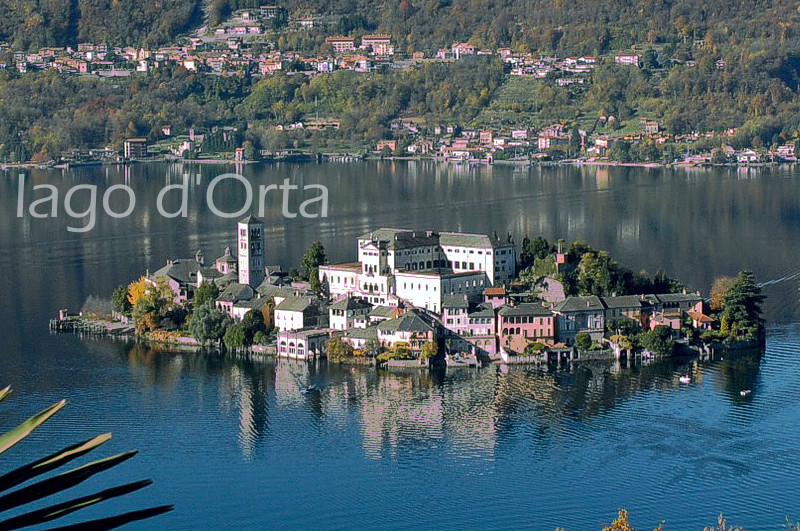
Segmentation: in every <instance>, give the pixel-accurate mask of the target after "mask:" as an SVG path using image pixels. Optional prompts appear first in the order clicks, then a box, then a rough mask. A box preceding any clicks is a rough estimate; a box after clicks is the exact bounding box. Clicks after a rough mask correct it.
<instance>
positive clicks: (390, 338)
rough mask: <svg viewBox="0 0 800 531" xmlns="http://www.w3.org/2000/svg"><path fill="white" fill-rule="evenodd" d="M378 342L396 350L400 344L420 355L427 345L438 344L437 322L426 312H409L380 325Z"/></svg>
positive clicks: (378, 327)
mask: <svg viewBox="0 0 800 531" xmlns="http://www.w3.org/2000/svg"><path fill="white" fill-rule="evenodd" d="M377 330H378V341H380V342H381V344H382V345H383V346H384V347H386V348H395V347H396V346H398V345H399V344H403V345H405V346H408V347H409V348H410V349H411V351H412V352H413V353H415V354H419V352H420V350H421V349H422V345H424V344H425V343H436V340H437V339H438V337H439V334H438V326H437V325H436V324H435V321H434V320H433V319H431V317H430V316H429V315H427V314H425V313H424V312H421V311H418V310H409V311H408V312H406V313H404V314H403V315H401V316H400V317H398V318H396V319H389V320H387V321H383V322H381V323H379V324H378V326H377Z"/></svg>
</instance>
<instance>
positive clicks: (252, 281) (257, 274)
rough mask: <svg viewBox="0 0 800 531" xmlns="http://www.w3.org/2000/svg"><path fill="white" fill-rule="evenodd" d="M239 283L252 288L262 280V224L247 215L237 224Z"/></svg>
mask: <svg viewBox="0 0 800 531" xmlns="http://www.w3.org/2000/svg"><path fill="white" fill-rule="evenodd" d="M236 238H237V241H238V247H237V248H238V255H239V284H247V285H249V286H250V287H252V288H255V287H257V286H258V285H259V284H261V283H262V282H263V281H264V224H263V223H262V222H261V221H259V220H258V219H257V218H255V217H253V216H247V217H246V218H244V219H243V220H241V221H240V222H239V223H238V224H237V230H236Z"/></svg>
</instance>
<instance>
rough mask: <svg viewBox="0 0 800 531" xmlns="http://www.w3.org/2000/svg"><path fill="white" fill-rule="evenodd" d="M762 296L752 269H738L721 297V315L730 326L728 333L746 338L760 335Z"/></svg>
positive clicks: (750, 338)
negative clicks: (734, 277)
mask: <svg viewBox="0 0 800 531" xmlns="http://www.w3.org/2000/svg"><path fill="white" fill-rule="evenodd" d="M762 302H764V296H763V295H761V288H760V287H758V285H756V282H755V275H753V272H752V271H747V270H745V271H740V272H739V274H738V275H736V279H735V280H734V281H733V283H732V284H731V286H730V288H728V290H727V291H726V292H725V296H724V297H723V305H724V309H723V311H722V317H723V318H725V319H726V320H727V322H728V324H729V325H730V327H731V331H730V335H731V336H733V337H737V336H741V337H743V338H744V339H747V340H753V339H757V338H758V337H760V335H761V334H762V332H763V326H764V320H763V319H762V318H761V303H762Z"/></svg>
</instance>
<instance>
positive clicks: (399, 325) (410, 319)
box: [378, 311, 433, 332]
mask: <svg viewBox="0 0 800 531" xmlns="http://www.w3.org/2000/svg"><path fill="white" fill-rule="evenodd" d="M378 330H381V331H385V332H432V331H433V327H432V326H430V325H429V324H428V323H426V322H425V321H424V320H423V319H422V317H420V316H419V314H417V313H416V312H413V311H409V312H406V313H404V314H403V315H401V316H400V317H398V318H397V319H389V320H388V321H383V322H382V323H380V324H378Z"/></svg>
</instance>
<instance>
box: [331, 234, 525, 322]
mask: <svg viewBox="0 0 800 531" xmlns="http://www.w3.org/2000/svg"><path fill="white" fill-rule="evenodd" d="M515 268H516V248H515V246H514V244H513V243H511V242H508V243H503V242H501V241H500V240H499V238H490V237H489V236H486V235H482V234H464V233H456V232H443V233H437V232H433V231H425V232H419V231H411V230H405V229H379V230H377V231H374V232H371V233H367V234H364V235H363V236H361V237H360V238H358V262H355V263H350V264H338V265H325V266H321V267H320V268H319V275H320V277H319V278H320V281H321V282H322V284H323V286H325V288H326V289H327V291H328V293H329V294H330V295H331V296H336V295H348V294H349V295H353V296H357V297H361V298H363V299H365V300H366V301H367V302H369V303H371V304H382V305H396V304H397V299H402V300H406V301H408V302H410V303H411V304H413V305H415V306H419V307H424V308H428V309H429V310H431V311H436V312H440V311H441V300H442V297H443V296H444V295H446V294H449V293H473V292H475V293H477V292H480V291H483V289H485V288H486V287H489V286H494V285H497V284H502V283H504V282H508V281H510V280H512V279H513V278H514V275H515V273H516V271H515ZM414 274H418V275H416V276H415V275H414ZM400 278H404V279H405V286H406V287H403V286H402V285H401V284H400V282H399V279H400ZM467 283H468V284H469V286H467V285H466V284H467ZM411 286H416V287H411ZM467 288H469V290H468V291H464V290H466V289H467Z"/></svg>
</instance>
